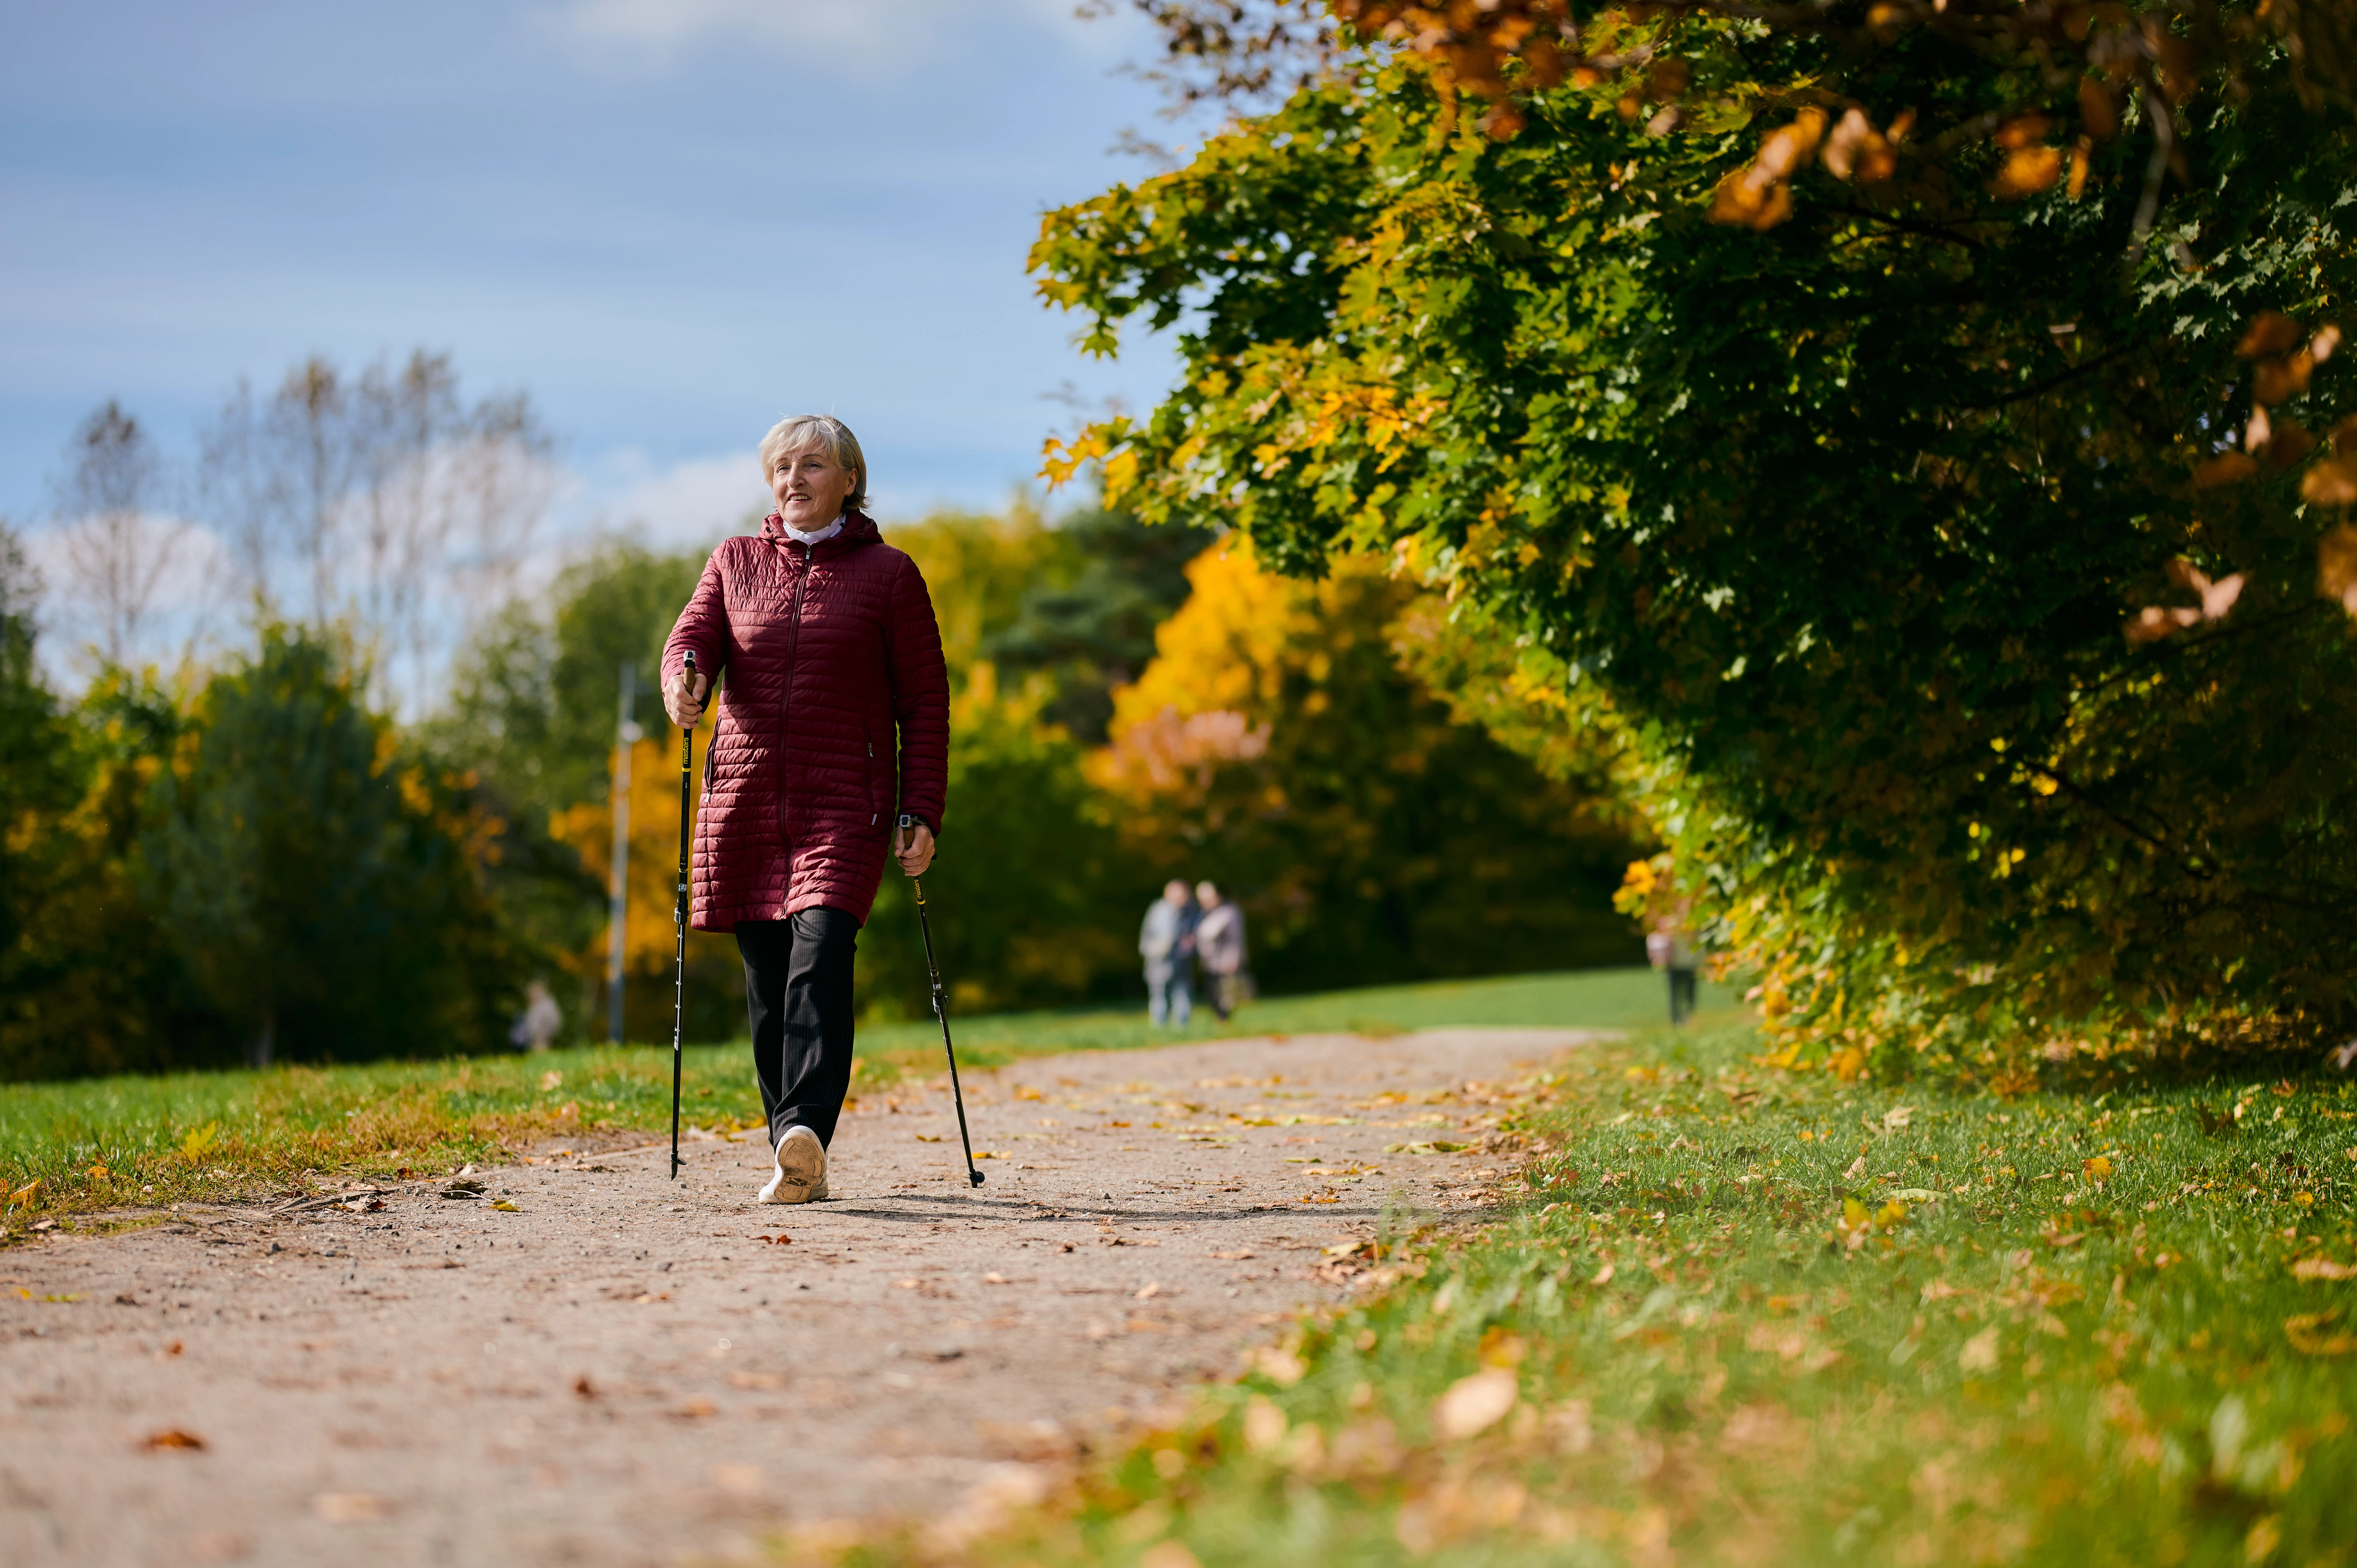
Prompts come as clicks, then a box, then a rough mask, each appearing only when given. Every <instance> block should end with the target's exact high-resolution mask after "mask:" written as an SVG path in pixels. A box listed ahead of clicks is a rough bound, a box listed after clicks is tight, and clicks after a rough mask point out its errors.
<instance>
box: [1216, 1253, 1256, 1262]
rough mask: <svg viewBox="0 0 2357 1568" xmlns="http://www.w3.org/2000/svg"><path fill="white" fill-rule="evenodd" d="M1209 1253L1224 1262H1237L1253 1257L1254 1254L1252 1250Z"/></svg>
mask: <svg viewBox="0 0 2357 1568" xmlns="http://www.w3.org/2000/svg"><path fill="white" fill-rule="evenodd" d="M1209 1255H1210V1256H1211V1257H1214V1258H1217V1259H1219V1260H1220V1261H1221V1262H1223V1263H1236V1262H1243V1260H1244V1259H1246V1258H1249V1257H1252V1256H1253V1255H1254V1254H1252V1253H1250V1252H1213V1253H1211V1254H1209Z"/></svg>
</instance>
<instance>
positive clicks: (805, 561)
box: [778, 544, 814, 886]
mask: <svg viewBox="0 0 2357 1568" xmlns="http://www.w3.org/2000/svg"><path fill="white" fill-rule="evenodd" d="M813 548H814V546H812V545H808V544H805V545H803V546H802V571H801V573H800V574H799V575H797V576H796V577H795V578H794V607H793V609H792V611H791V614H790V615H789V616H788V617H787V621H786V627H787V630H786V684H785V692H784V694H783V695H781V696H780V698H779V699H778V769H779V772H780V778H779V779H778V782H779V784H780V786H782V785H783V784H784V783H785V779H784V777H783V774H784V771H785V769H786V768H788V767H790V766H791V764H790V763H789V762H788V760H787V758H788V757H790V756H791V752H790V751H789V750H788V747H787V740H788V736H789V732H790V731H791V727H792V725H793V704H794V666H795V665H796V663H797V662H798V661H799V657H800V654H801V651H802V587H803V585H805V584H807V583H808V582H809V581H810V575H811V552H812V551H813ZM786 559H787V561H788V562H790V563H791V561H792V560H793V546H792V545H791V544H789V545H787V546H786ZM788 800H789V797H788V793H787V791H786V790H785V789H782V788H780V789H779V790H778V842H779V843H781V844H783V845H784V846H785V851H786V865H787V882H788V884H789V885H790V886H791V882H792V880H793V871H792V867H793V852H794V840H793V834H792V833H791V832H789V831H788V829H787V825H786V808H787V804H788Z"/></svg>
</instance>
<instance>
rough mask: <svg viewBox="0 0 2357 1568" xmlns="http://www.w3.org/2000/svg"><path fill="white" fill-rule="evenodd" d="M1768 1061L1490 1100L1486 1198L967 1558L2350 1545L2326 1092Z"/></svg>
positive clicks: (1729, 1059)
mask: <svg viewBox="0 0 2357 1568" xmlns="http://www.w3.org/2000/svg"><path fill="white" fill-rule="evenodd" d="M1750 1049H1751V1045H1750V1041H1749V1036H1748V1035H1747V1034H1746V1033H1745V1032H1744V1031H1742V1030H1740V1029H1732V1028H1730V1029H1724V1030H1721V1031H1718V1032H1717V1033H1715V1034H1712V1035H1708V1036H1702V1037H1700V1038H1687V1039H1681V1040H1675V1041H1669V1040H1664V1039H1663V1038H1662V1037H1660V1036H1658V1035H1656V1036H1638V1037H1636V1038H1633V1039H1631V1040H1630V1041H1628V1042H1625V1043H1616V1044H1614V1045H1610V1046H1606V1047H1598V1048H1597V1049H1595V1050H1592V1051H1584V1052H1581V1053H1579V1054H1578V1055H1577V1057H1575V1058H1572V1059H1570V1060H1569V1061H1567V1062H1566V1064H1564V1065H1563V1066H1562V1067H1561V1068H1560V1069H1557V1070H1556V1071H1555V1072H1553V1073H1551V1074H1549V1075H1547V1076H1546V1077H1545V1078H1544V1079H1541V1080H1539V1081H1536V1082H1534V1083H1532V1084H1530V1085H1528V1086H1525V1088H1524V1090H1523V1091H1521V1093H1520V1095H1519V1096H1518V1098H1516V1099H1515V1100H1514V1101H1512V1102H1509V1103H1505V1104H1501V1105H1498V1106H1495V1107H1491V1108H1488V1109H1487V1110H1486V1111H1483V1110H1480V1109H1476V1110H1475V1111H1474V1112H1472V1114H1473V1116H1474V1119H1475V1120H1476V1122H1482V1123H1486V1122H1495V1123H1497V1124H1499V1125H1501V1126H1503V1127H1504V1128H1506V1129H1507V1130H1509V1131H1510V1132H1513V1133H1519V1134H1520V1135H1521V1136H1522V1137H1523V1138H1524V1139H1525V1140H1526V1141H1527V1145H1526V1146H1527V1156H1526V1164H1525V1165H1524V1169H1523V1175H1524V1176H1525V1177H1526V1183H1527V1185H1526V1187H1519V1188H1518V1189H1517V1191H1516V1192H1515V1194H1514V1196H1513V1197H1512V1198H1511V1199H1510V1201H1509V1202H1508V1203H1507V1205H1506V1206H1505V1208H1503V1209H1502V1210H1501V1211H1500V1212H1499V1213H1498V1214H1497V1215H1496V1216H1495V1217H1494V1218H1493V1219H1492V1220H1491V1222H1489V1223H1487V1224H1486V1225H1483V1226H1480V1227H1477V1228H1475V1229H1474V1230H1470V1231H1459V1232H1456V1233H1450V1232H1445V1231H1438V1230H1419V1229H1414V1228H1401V1227H1397V1226H1395V1227H1394V1232H1393V1233H1392V1234H1391V1235H1390V1236H1388V1237H1387V1238H1386V1240H1385V1241H1384V1243H1383V1248H1382V1255H1381V1258H1380V1261H1376V1260H1368V1262H1372V1264H1373V1266H1374V1269H1375V1271H1376V1273H1375V1274H1374V1276H1373V1281H1372V1287H1371V1288H1370V1289H1368V1290H1366V1291H1365V1292H1364V1293H1362V1294H1361V1297H1360V1305H1353V1306H1351V1307H1349V1308H1347V1309H1344V1310H1340V1311H1334V1312H1329V1313H1323V1314H1317V1315H1312V1316H1307V1317H1305V1318H1304V1319H1303V1321H1302V1322H1301V1324H1300V1325H1299V1326H1298V1327H1297V1331H1296V1332H1295V1333H1294V1335H1293V1336H1292V1337H1291V1338H1290V1340H1289V1341H1288V1342H1287V1343H1286V1344H1285V1345H1284V1346H1283V1347H1282V1348H1279V1349H1277V1350H1275V1351H1273V1352H1271V1353H1268V1354H1266V1355H1265V1356H1264V1357H1263V1359H1261V1361H1260V1363H1259V1369H1258V1370H1256V1371H1255V1372H1254V1373H1253V1374H1251V1375H1249V1376H1247V1377H1245V1378H1244V1379H1243V1380H1241V1381H1239V1382H1237V1383H1235V1384H1233V1385H1232V1386H1225V1387H1222V1388H1221V1389H1219V1390H1217V1391H1214V1392H1213V1393H1211V1395H1209V1396H1208V1397H1206V1398H1205V1399H1204V1400H1203V1402H1201V1404H1200V1407H1199V1408H1198V1409H1197V1410H1196V1411H1195V1412H1193V1413H1192V1414H1191V1415H1190V1416H1189V1417H1188V1418H1187V1419H1186V1420H1184V1421H1183V1422H1181V1423H1179V1424H1178V1425H1177V1426H1175V1427H1172V1428H1171V1429H1169V1430H1164V1431H1156V1432H1153V1433H1150V1434H1146V1435H1145V1436H1144V1437H1143V1438H1142V1439H1140V1440H1138V1441H1135V1443H1132V1444H1126V1445H1125V1446H1123V1447H1121V1448H1120V1449H1118V1450H1117V1451H1114V1452H1113V1453H1111V1454H1109V1455H1103V1456H1100V1457H1099V1458H1097V1459H1096V1460H1094V1461H1092V1462H1091V1463H1090V1464H1088V1465H1087V1466H1084V1467H1083V1469H1082V1473H1081V1475H1080V1477H1079V1479H1078V1480H1077V1482H1076V1483H1075V1485H1074V1487H1072V1488H1071V1492H1070V1493H1069V1494H1068V1495H1067V1496H1065V1497H1063V1498H1060V1499H1059V1500H1057V1501H1056V1502H1054V1503H1052V1504H1051V1505H1050V1506H1049V1508H1048V1509H1045V1510H1043V1511H1041V1512H1039V1513H1037V1514H1035V1515H1033V1516H1031V1517H1030V1518H1028V1520H1023V1521H1019V1522H1018V1523H1017V1525H1016V1526H1015V1527H1013V1528H1011V1529H1009V1530H1006V1531H1005V1532H1003V1533H1002V1534H1000V1535H998V1536H996V1537H995V1538H993V1539H990V1540H986V1541H984V1542H982V1543H980V1544H979V1545H977V1546H975V1547H974V1548H973V1549H971V1551H970V1552H968V1553H967V1556H968V1558H969V1559H970V1560H972V1561H974V1562H977V1563H1010V1564H1011V1563H1034V1564H1039V1565H1041V1568H1052V1565H1056V1564H1076V1565H1077V1564H1083V1563H1085V1564H1092V1565H1093V1564H1100V1563H1104V1564H1130V1563H1145V1564H1146V1565H1147V1568H1186V1565H1187V1564H1188V1563H1203V1564H1213V1565H1221V1568H1225V1565H1229V1564H1235V1565H1253V1564H1263V1563H1265V1564H1270V1565H1272V1568H1273V1565H1275V1564H1280V1563H1283V1564H1292V1563H1320V1564H1391V1563H1402V1564H1405V1563H1437V1564H1448V1565H1456V1564H1462V1565H1465V1568H1472V1565H1475V1564H1480V1565H1484V1568H1491V1565H1498V1568H1502V1565H1507V1564H1521V1563H1580V1564H1584V1563H1595V1564H1607V1563H1631V1564H1667V1563H1673V1562H1675V1563H1762V1564H1797V1563H1808V1564H1814V1563H1875V1564H1883V1563H1893V1564H1917V1563H1921V1564H1932V1563H2025V1564H2050V1565H2052V1568H2082V1565H2087V1564H2110V1563H2117V1564H2122V1565H2128V1564H2135V1565H2138V1568H2143V1565H2147V1564H2160V1565H2168V1564H2176V1563H2203V1564H2207V1563H2216V1564H2229V1563H2231V1564H2236V1565H2242V1568H2248V1565H2251V1564H2258V1563H2281V1564H2289V1565H2295V1568H2318V1565H2323V1564H2340V1563H2352V1562H2357V1438H2352V1434H2351V1431H2350V1414H2349V1412H2351V1411H2352V1409H2357V1268H2352V1264H2357V1217H2352V1206H2351V1196H2352V1181H2357V1163H2352V1162H2357V1091H2352V1087H2351V1086H2350V1085H2349V1084H2347V1083H2346V1082H2344V1081H2339V1080H2332V1081H2324V1080H2317V1081H2309V1082H2300V1083H2291V1082H2284V1083H2250V1084H2242V1085H2216V1084H2213V1085H2211V1086H2209V1087H2208V1088H2206V1089H2201V1090H2196V1089H2171V1090H2121V1091H2115V1092H2113V1093H2109V1094H2102V1095H2093V1094H2090V1095H2086V1096H2081V1097H2067V1096H2061V1095H2047V1096H2032V1097H2029V1098H2026V1099H2023V1100H2019V1101H2012V1102H2006V1101H1998V1100H1995V1099H1991V1098H1987V1097H1985V1096H1972V1097H1966V1096H1963V1095H1958V1094H1953V1093H1949V1092H1943V1091H1941V1090H1937V1089H1934V1088H1932V1087H1928V1086H1923V1085H1910V1086H1906V1087H1902V1088H1896V1089H1894V1088H1883V1087H1870V1086H1867V1085H1863V1084H1856V1083H1844V1082H1842V1081H1840V1080H1838V1079H1834V1078H1832V1077H1830V1076H1828V1075H1825V1074H1823V1073H1816V1074H1806V1075H1803V1074H1793V1073H1788V1072H1784V1071H1781V1070H1777V1069H1766V1068H1762V1067H1760V1066H1758V1065H1756V1064H1754V1063H1753V1062H1752V1061H1751V1059H1750V1057H1749V1051H1750ZM2099 1162H2100V1163H2099ZM1902 1195H1903V1196H1902ZM1932 1195H1936V1196H1932ZM1485 1394H1487V1395H1489V1396H1491V1401H1490V1402H1488V1403H1486V1404H1485V1403H1484V1402H1483V1399H1482V1396H1483V1395H1485ZM1448 1414H1454V1415H1455V1416H1457V1417H1458V1418H1459V1421H1458V1430H1456V1431H1455V1432H1454V1433H1452V1432H1450V1431H1448V1430H1446V1429H1445V1422H1446V1419H1447V1416H1448ZM1477 1418H1487V1419H1477ZM801 1555H802V1556H805V1557H812V1556H816V1557H827V1558H839V1557H843V1556H845V1555H846V1553H845V1552H842V1551H840V1550H839V1549H827V1550H823V1551H822V1550H818V1549H817V1546H816V1543H812V1544H811V1546H810V1549H808V1550H804V1551H802V1552H801ZM921 1555H922V1553H921V1552H915V1551H913V1550H912V1548H911V1547H910V1544H909V1542H907V1541H891V1540H885V1541H869V1542H867V1543H865V1544H862V1545H858V1546H855V1547H853V1548H852V1549H850V1551H849V1552H848V1553H847V1556H848V1558H849V1559H850V1560H851V1561H853V1562H856V1563H898V1562H904V1561H908V1560H909V1559H910V1558H911V1557H921Z"/></svg>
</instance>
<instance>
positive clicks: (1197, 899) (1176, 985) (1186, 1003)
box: [1137, 876, 1252, 1028]
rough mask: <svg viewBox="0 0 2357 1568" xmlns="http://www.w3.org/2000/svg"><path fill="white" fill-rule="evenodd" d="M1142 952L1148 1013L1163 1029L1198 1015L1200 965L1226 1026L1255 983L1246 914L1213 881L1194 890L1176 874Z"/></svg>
mask: <svg viewBox="0 0 2357 1568" xmlns="http://www.w3.org/2000/svg"><path fill="white" fill-rule="evenodd" d="M1137 951H1138V956H1139V957H1141V958H1143V959H1145V960H1146V1014H1147V1016H1149V1017H1150V1018H1152V1019H1153V1021H1154V1026H1155V1027H1157V1028H1160V1027H1161V1026H1163V1025H1165V1024H1168V1025H1172V1026H1176V1027H1180V1028H1183V1027H1185V1026H1186V1025H1187V1023H1188V1021H1189V1019H1190V1018H1192V1017H1193V1016H1194V1013H1195V983H1194V971H1195V970H1196V969H1197V968H1198V967H1200V969H1201V970H1202V972H1203V989H1204V991H1205V993H1206V994H1207V996H1208V998H1209V1000H1210V1002H1211V1011H1212V1012H1213V1013H1216V1014H1217V1015H1219V1018H1220V1022H1221V1023H1222V1024H1224V1023H1226V1022H1227V1021H1228V1015H1230V1014H1232V1013H1233V1012H1234V1011H1235V1010H1236V1008H1237V1007H1239V1006H1240V1005H1242V1004H1243V1001H1244V999H1245V997H1244V993H1245V991H1246V990H1247V989H1248V988H1249V986H1250V985H1251V983H1252V980H1251V971H1250V970H1248V969H1247V968H1245V966H1244V912H1243V910H1242V909H1240V908H1237V907H1236V906H1235V904H1234V903H1233V902H1232V901H1231V900H1229V899H1227V898H1225V897H1222V896H1221V893H1220V890H1219V889H1218V888H1217V887H1215V886H1212V885H1211V883H1209V882H1199V883H1197V884H1195V886H1194V887H1193V888H1192V889H1191V890H1190V889H1189V887H1188V886H1187V884H1186V883H1185V882H1184V881H1183V880H1181V879H1180V878H1179V877H1176V876H1174V877H1172V878H1171V879H1170V881H1169V883H1168V885H1167V886H1164V887H1163V889H1162V897H1159V898H1157V899H1156V900H1155V901H1154V902H1153V904H1152V905H1151V906H1149V907H1148V908H1147V909H1146V923H1145V924H1144V925H1143V926H1142V927H1140V928H1139V929H1138V933H1137Z"/></svg>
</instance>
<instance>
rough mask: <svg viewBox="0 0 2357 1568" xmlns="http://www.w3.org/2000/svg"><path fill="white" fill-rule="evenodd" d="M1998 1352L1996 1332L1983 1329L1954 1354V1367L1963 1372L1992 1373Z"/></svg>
mask: <svg viewBox="0 0 2357 1568" xmlns="http://www.w3.org/2000/svg"><path fill="white" fill-rule="evenodd" d="M1998 1352H1999V1345H1998V1334H1997V1331H1996V1329H1994V1328H1984V1329H1982V1330H1981V1331H1980V1332H1979V1333H1978V1334H1975V1335H1974V1336H1973V1337H1971V1338H1970V1339H1967V1340H1965V1341H1964V1348H1963V1349H1962V1350H1959V1351H1958V1352H1957V1353H1956V1366H1957V1368H1958V1369H1959V1370H1962V1371H1964V1372H1993V1371H1995V1370H1996V1363H1997V1356H1998Z"/></svg>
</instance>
